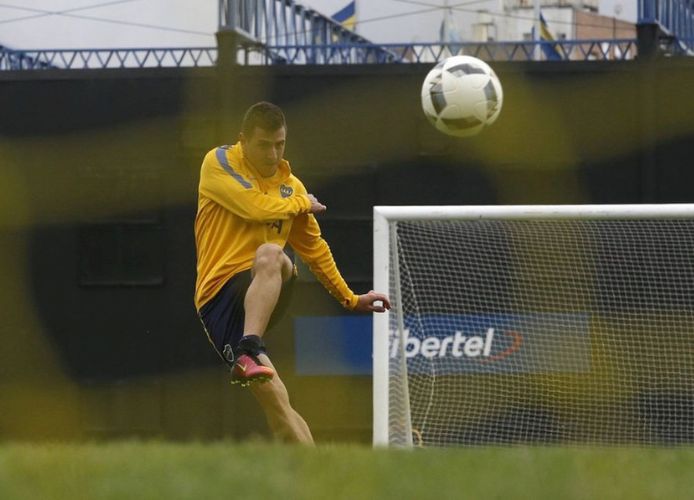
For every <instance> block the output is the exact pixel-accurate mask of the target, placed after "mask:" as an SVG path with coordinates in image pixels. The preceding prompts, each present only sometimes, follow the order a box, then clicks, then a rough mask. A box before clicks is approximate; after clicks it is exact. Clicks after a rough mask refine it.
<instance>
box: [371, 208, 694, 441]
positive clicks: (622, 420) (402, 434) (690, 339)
mask: <svg viewBox="0 0 694 500" xmlns="http://www.w3.org/2000/svg"><path fill="white" fill-rule="evenodd" d="M373 244H374V275H373V278H374V289H376V290H378V291H386V292H387V293H388V295H389V297H390V299H391V303H392V305H393V307H392V309H391V310H390V311H389V312H386V313H383V314H376V315H374V318H373V443H374V445H377V446H406V447H407V446H413V445H423V446H427V445H430V446H432V445H433V446H466V445H480V444H516V443H522V444H527V443H558V444H563V443H566V444H638V445H650V444H663V443H665V444H683V443H694V349H692V347H691V346H692V345H694V204H660V205H657V204H642V205H554V206H548V205H532V206H377V207H374V238H373Z"/></svg>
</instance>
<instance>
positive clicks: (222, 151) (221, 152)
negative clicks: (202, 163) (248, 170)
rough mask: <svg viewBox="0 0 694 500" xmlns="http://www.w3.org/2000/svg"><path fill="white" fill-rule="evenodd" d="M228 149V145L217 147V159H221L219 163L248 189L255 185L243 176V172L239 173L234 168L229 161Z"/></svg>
mask: <svg viewBox="0 0 694 500" xmlns="http://www.w3.org/2000/svg"><path fill="white" fill-rule="evenodd" d="M227 149H228V146H221V147H218V148H217V151H216V152H215V154H216V155H217V161H219V164H220V165H222V168H223V169H224V170H226V171H227V173H228V174H229V175H231V176H232V177H233V178H234V179H236V180H237V181H238V182H239V184H241V185H242V186H243V187H245V188H246V189H251V188H252V187H253V185H252V184H251V183H250V182H248V181H247V180H246V179H244V178H243V177H241V174H239V173H238V172H237V171H236V170H234V169H233V168H232V166H231V165H229V162H228V161H227V155H226V150H227Z"/></svg>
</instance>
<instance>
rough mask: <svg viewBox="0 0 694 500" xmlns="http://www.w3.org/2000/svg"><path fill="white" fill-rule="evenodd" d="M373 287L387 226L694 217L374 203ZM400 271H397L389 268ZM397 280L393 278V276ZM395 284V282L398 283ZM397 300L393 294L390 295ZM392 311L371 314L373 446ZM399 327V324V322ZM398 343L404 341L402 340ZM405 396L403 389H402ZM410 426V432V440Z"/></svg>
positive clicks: (379, 276)
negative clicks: (423, 222) (432, 222)
mask: <svg viewBox="0 0 694 500" xmlns="http://www.w3.org/2000/svg"><path fill="white" fill-rule="evenodd" d="M373 217H374V221H373V249H374V256H373V259H374V260H373V286H374V290H377V291H379V292H384V293H388V291H389V289H390V273H391V269H390V262H391V260H390V257H391V252H392V248H391V245H392V241H393V238H391V226H390V222H394V221H417V220H437V221H441V220H452V219H455V220H483V219H486V220H494V219H504V220H560V219H593V220H597V219H604V220H608V219H613V220H615V219H620V220H628V219H694V204H689V203H673V204H629V205H515V206H513V205H495V206H375V207H374V209H373ZM392 271H393V272H396V273H397V272H398V270H397V269H394V270H392ZM395 281H396V282H397V281H398V280H397V276H396V280H395ZM396 287H397V285H396ZM391 300H396V297H391ZM390 321H391V318H390V313H389V312H385V313H382V314H374V315H373V444H374V446H388V445H389V414H388V412H389V389H390V388H389V384H390V380H389V352H388V351H389V325H390ZM399 330H402V325H399ZM400 344H401V345H402V342H401V343H400ZM405 397H407V390H406V388H405ZM411 434H412V432H411V426H410V427H409V432H408V435H409V436H410V442H409V443H407V444H408V445H410V446H411V445H412V442H411Z"/></svg>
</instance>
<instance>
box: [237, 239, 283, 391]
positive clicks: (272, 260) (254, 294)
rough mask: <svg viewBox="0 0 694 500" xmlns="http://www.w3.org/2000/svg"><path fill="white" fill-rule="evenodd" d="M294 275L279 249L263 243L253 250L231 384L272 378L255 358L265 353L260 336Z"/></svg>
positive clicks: (269, 372)
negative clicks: (284, 284)
mask: <svg viewBox="0 0 694 500" xmlns="http://www.w3.org/2000/svg"><path fill="white" fill-rule="evenodd" d="M293 271H294V265H293V264H292V261H291V260H290V259H289V257H287V255H286V254H285V253H284V251H283V250H282V247H280V246H279V245H275V244H272V243H265V244H263V245H261V246H259V247H258V249H257V250H256V254H255V260H254V262H253V268H252V269H251V276H252V281H251V284H250V286H249V287H248V290H247V291H246V297H245V298H244V309H245V321H244V329H243V338H242V339H241V341H240V342H239V345H238V346H237V353H238V355H239V356H238V358H237V360H236V363H234V366H233V368H232V370H231V381H232V383H238V384H241V385H243V386H246V385H249V384H251V383H253V382H267V381H268V380H271V379H272V378H273V376H274V374H275V373H274V370H273V369H272V368H271V366H268V365H266V364H264V363H263V362H262V361H260V360H259V358H258V355H259V353H261V352H263V351H264V347H263V343H262V336H263V335H264V334H265V329H266V328H267V325H268V322H269V321H270V316H271V315H272V312H273V311H274V309H275V306H276V305H277V300H278V299H279V296H280V292H281V291H282V283H283V282H284V281H286V280H289V279H290V278H291V277H292V274H293Z"/></svg>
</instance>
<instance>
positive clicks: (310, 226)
mask: <svg viewBox="0 0 694 500" xmlns="http://www.w3.org/2000/svg"><path fill="white" fill-rule="evenodd" d="M310 209H311V201H310V200H309V198H308V196H307V191H306V188H305V187H304V185H303V184H302V183H301V181H300V180H299V179H298V178H297V177H295V176H294V175H293V174H292V171H291V168H290V166H289V162H287V161H286V160H284V159H283V160H281V161H280V163H279V165H278V168H277V171H276V172H275V174H274V175H273V176H272V177H262V176H261V175H260V174H259V173H258V172H257V171H256V170H255V168H253V166H252V165H251V164H250V162H248V161H247V160H246V158H245V157H244V154H243V148H242V146H241V144H240V143H237V144H235V145H233V146H221V147H218V148H215V149H213V150H211V151H210V152H209V153H207V155H205V159H204V160H203V162H202V167H201V169H200V187H199V190H198V213H197V216H196V218H195V246H196V251H197V280H196V283H195V307H196V308H197V309H198V310H200V308H201V307H202V306H203V305H204V304H205V303H207V302H208V301H209V300H210V299H212V298H213V297H214V296H215V295H216V294H217V292H219V290H220V289H221V288H222V286H224V284H225V283H226V282H227V281H228V280H229V279H230V278H231V277H232V276H234V275H235V274H237V273H239V272H241V271H245V270H247V269H250V268H251V267H252V265H253V259H254V258H255V252H256V249H257V248H258V247H259V246H260V245H262V244H263V243H275V244H277V245H279V246H281V247H282V248H284V247H285V245H286V244H287V243H289V245H290V246H291V247H292V248H293V249H294V252H295V253H296V254H297V255H298V256H299V257H300V258H301V260H303V261H304V262H305V263H306V265H307V266H308V267H309V269H310V270H311V272H313V274H314V275H315V276H316V278H318V280H319V281H320V282H321V283H322V284H323V286H325V288H326V289H327V290H328V292H330V294H331V295H332V296H333V297H335V298H336V299H337V300H338V301H340V303H341V304H342V305H343V306H344V307H346V308H347V309H354V307H355V306H356V304H357V300H358V299H357V296H356V295H355V294H354V292H352V290H351V289H350V288H349V287H348V286H347V283H345V280H344V279H343V278H342V276H341V275H340V272H339V271H338V269H337V265H336V264H335V260H334V259H333V256H332V253H331V252H330V247H329V246H328V244H327V242H326V241H325V240H324V239H323V237H322V236H321V232H320V227H319V226H318V222H317V221H316V218H315V217H314V216H313V214H311V213H310Z"/></svg>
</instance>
